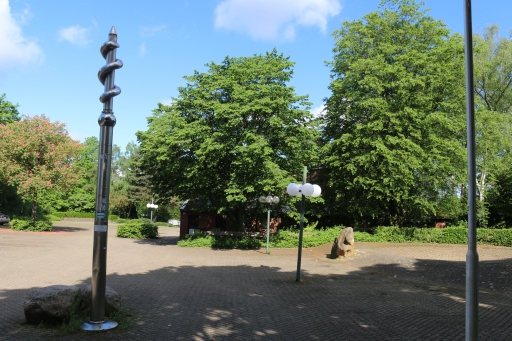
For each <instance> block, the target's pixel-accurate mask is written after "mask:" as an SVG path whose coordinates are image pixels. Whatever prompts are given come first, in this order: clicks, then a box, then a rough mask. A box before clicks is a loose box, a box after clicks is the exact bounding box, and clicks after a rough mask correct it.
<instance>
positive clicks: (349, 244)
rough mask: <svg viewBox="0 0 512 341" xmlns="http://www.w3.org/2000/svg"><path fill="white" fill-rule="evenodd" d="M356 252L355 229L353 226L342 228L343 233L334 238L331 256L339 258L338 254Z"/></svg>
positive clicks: (344, 254) (345, 254)
mask: <svg viewBox="0 0 512 341" xmlns="http://www.w3.org/2000/svg"><path fill="white" fill-rule="evenodd" d="M349 252H350V253H351V254H352V253H353V252H354V230H353V229H352V227H346V228H344V229H343V230H341V234H340V235H339V236H338V237H337V238H335V239H334V243H333V245H332V248H331V258H338V256H344V257H346V256H347V255H348V253H349Z"/></svg>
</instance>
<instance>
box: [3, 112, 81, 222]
mask: <svg viewBox="0 0 512 341" xmlns="http://www.w3.org/2000/svg"><path fill="white" fill-rule="evenodd" d="M82 148H83V147H82V145H81V144H80V143H79V142H77V141H74V140H73V139H71V138H70V137H69V135H68V132H67V130H66V128H65V125H64V124H62V123H59V122H50V120H49V119H48V118H46V117H45V116H44V115H43V116H34V117H24V118H23V120H21V121H19V122H13V123H10V124H7V125H5V126H4V127H2V129H0V178H3V179H4V180H6V182H7V183H8V184H9V185H15V186H16V187H17V189H18V193H20V194H21V195H23V196H24V197H26V198H27V199H30V200H31V201H32V219H34V220H35V218H36V213H37V199H38V196H39V195H40V194H41V193H43V192H44V191H51V190H53V189H54V188H58V189H59V190H63V191H66V190H69V189H70V188H71V187H72V186H73V185H74V184H76V183H77V182H78V181H79V179H80V177H81V171H80V168H79V167H75V162H76V160H77V159H78V157H79V153H80V151H81V150H82Z"/></svg>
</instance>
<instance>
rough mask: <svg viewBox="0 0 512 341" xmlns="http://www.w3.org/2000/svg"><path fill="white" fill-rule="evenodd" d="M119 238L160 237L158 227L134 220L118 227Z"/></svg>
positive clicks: (117, 234)
mask: <svg viewBox="0 0 512 341" xmlns="http://www.w3.org/2000/svg"><path fill="white" fill-rule="evenodd" d="M116 236H117V237H122V238H137V239H144V238H156V237H158V226H156V225H155V224H152V223H150V222H144V221H136V220H133V221H131V222H129V223H126V224H123V225H119V226H118V227H117V233H116Z"/></svg>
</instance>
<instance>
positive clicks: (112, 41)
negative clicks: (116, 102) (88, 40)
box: [98, 27, 123, 111]
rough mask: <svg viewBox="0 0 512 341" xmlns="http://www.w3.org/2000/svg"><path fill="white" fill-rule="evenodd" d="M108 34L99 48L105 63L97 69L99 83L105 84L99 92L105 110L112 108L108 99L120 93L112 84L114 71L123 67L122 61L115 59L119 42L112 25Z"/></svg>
mask: <svg viewBox="0 0 512 341" xmlns="http://www.w3.org/2000/svg"><path fill="white" fill-rule="evenodd" d="M108 36H109V40H108V41H107V42H106V43H104V44H103V45H102V46H101V48H100V52H101V55H102V56H103V58H105V60H106V61H107V64H106V65H105V66H103V67H102V68H101V69H100V70H99V71H98V79H99V80H100V82H101V84H103V85H105V92H103V93H102V94H101V96H100V102H101V103H103V104H104V105H105V106H104V109H105V110H106V111H110V110H112V101H110V99H112V98H113V97H115V96H117V95H119V94H120V93H121V89H120V88H119V87H118V86H116V85H114V71H115V70H116V69H120V68H122V67H123V62H122V61H121V60H119V59H116V49H117V48H119V44H117V33H116V29H115V28H114V27H112V30H110V33H109V35H108Z"/></svg>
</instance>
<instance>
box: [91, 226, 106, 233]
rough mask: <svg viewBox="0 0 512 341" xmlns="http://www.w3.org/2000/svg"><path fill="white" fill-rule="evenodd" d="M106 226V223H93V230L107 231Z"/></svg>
mask: <svg viewBox="0 0 512 341" xmlns="http://www.w3.org/2000/svg"><path fill="white" fill-rule="evenodd" d="M107 231H108V226H107V225H94V232H107Z"/></svg>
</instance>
